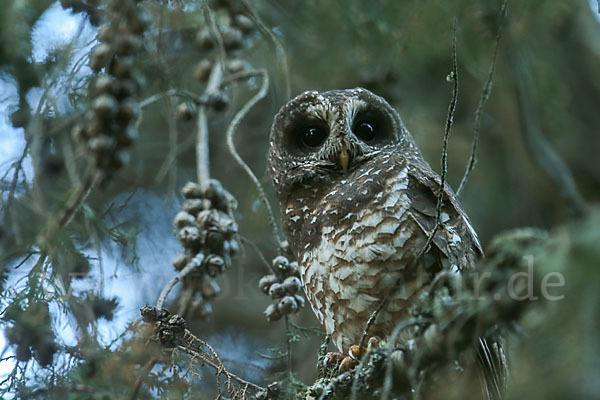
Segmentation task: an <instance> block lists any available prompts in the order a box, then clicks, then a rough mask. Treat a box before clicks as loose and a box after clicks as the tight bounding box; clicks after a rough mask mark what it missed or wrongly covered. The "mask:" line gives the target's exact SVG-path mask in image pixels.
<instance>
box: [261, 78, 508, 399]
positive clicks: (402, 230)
mask: <svg viewBox="0 0 600 400" xmlns="http://www.w3.org/2000/svg"><path fill="white" fill-rule="evenodd" d="M269 172H270V175H271V178H272V180H273V184H274V188H275V192H276V194H277V198H278V200H279V203H280V209H281V219H282V226H283V229H284V232H285V235H286V237H287V239H288V241H289V244H290V247H291V249H292V250H293V252H294V253H295V255H296V257H297V260H298V263H299V267H300V273H301V278H302V283H303V287H304V291H305V294H306V297H307V299H308V301H309V303H310V305H311V308H312V310H313V311H314V313H315V315H316V317H317V319H318V320H319V321H320V322H321V324H323V325H324V327H325V329H326V331H327V333H328V334H330V335H331V338H332V341H333V343H334V344H335V345H336V346H337V348H338V349H339V350H340V351H341V352H346V351H347V350H348V349H349V347H350V346H351V345H353V344H358V343H359V342H360V340H361V337H362V334H363V331H364V328H365V325H366V322H367V320H368V319H369V317H370V316H371V314H372V313H373V311H374V310H375V309H376V308H377V306H378V305H379V304H380V302H381V301H382V299H383V298H384V297H385V296H386V295H387V294H388V293H390V292H392V289H393V288H397V289H396V290H394V291H393V295H392V297H391V298H390V300H389V302H388V303H387V306H386V307H385V308H384V309H382V311H381V312H380V314H379V315H378V317H377V319H376V320H375V322H374V323H373V325H372V326H371V329H370V331H369V334H370V335H373V336H379V337H382V338H385V337H387V336H389V335H390V334H391V333H392V331H393V329H394V327H395V326H396V325H397V324H398V323H399V322H402V321H403V320H407V319H409V318H410V316H409V308H410V305H411V304H412V302H413V301H414V300H415V299H416V298H418V296H419V294H420V293H421V292H422V291H423V290H425V289H426V287H427V285H428V284H429V283H430V282H431V281H432V279H434V278H435V276H436V275H437V274H438V273H440V272H441V271H454V272H456V273H460V271H463V270H468V269H469V268H473V266H474V263H475V262H476V260H477V259H478V258H479V257H481V256H482V250H481V246H480V244H479V240H478V238H477V234H476V233H475V231H474V229H473V227H472V225H471V223H470V221H469V218H468V217H467V215H466V214H465V212H464V211H463V209H462V208H461V206H460V205H459V203H458V200H457V198H456V196H455V195H454V193H453V192H452V190H451V189H450V187H449V186H448V185H446V186H445V187H444V188H443V190H444V204H443V208H442V212H441V216H440V222H441V225H440V227H439V229H437V231H436V233H435V235H434V237H433V239H432V245H431V247H430V250H428V252H427V253H426V254H425V255H424V256H423V257H421V258H419V259H417V256H418V254H419V253H420V252H421V249H423V247H424V246H425V245H426V242H427V239H428V236H429V235H430V234H431V233H432V232H433V231H434V227H435V225H436V215H437V213H436V211H437V198H438V195H439V191H440V190H441V189H440V187H441V180H440V177H439V176H438V175H437V174H436V173H435V172H434V171H433V170H432V169H431V167H430V166H429V165H428V164H427V162H426V161H425V160H424V159H423V157H422V155H421V152H420V151H419V149H418V148H417V146H416V144H415V142H414V140H413V138H412V136H411V135H410V133H409V132H408V130H407V129H406V127H405V126H404V124H403V123H402V120H401V119H400V116H399V115H398V113H397V112H396V111H395V110H394V109H393V108H392V107H391V106H390V105H389V104H388V103H387V102H386V101H385V100H384V99H383V98H381V97H379V96H377V95H375V94H373V93H371V92H370V91H368V90H366V89H362V88H355V89H349V90H332V91H328V92H324V93H319V92H316V91H308V92H305V93H302V94H300V95H299V96H297V97H296V98H294V99H293V100H291V101H290V102H289V103H287V104H286V105H285V106H283V107H282V108H281V110H280V111H279V112H278V113H277V115H276V116H275V119H274V122H273V126H272V129H271V133H270V148H269ZM405 332H406V333H405V336H404V337H400V338H399V342H400V344H401V343H402V342H403V341H404V342H406V341H407V340H410V335H411V332H410V331H405ZM479 346H480V347H481V348H480V349H479V352H480V353H481V352H484V354H482V355H480V359H481V358H482V357H483V358H486V357H487V358H488V359H491V361H490V360H488V363H493V362H495V361H494V360H496V357H494V356H495V355H497V353H498V352H500V351H501V349H499V348H498V347H497V346H494V347H493V348H491V346H487V343H486V341H485V340H484V339H482V340H480V345H479ZM490 367H497V366H496V365H491V366H490ZM496 369H497V368H496ZM492 379H496V380H497V381H498V382H499V381H501V380H502V379H503V378H502V377H494V376H492ZM498 382H496V383H498ZM497 386H498V387H500V386H502V385H501V384H500V383H498V385H497ZM491 390H495V389H493V388H492V389H491Z"/></svg>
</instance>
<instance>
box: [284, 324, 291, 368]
mask: <svg viewBox="0 0 600 400" xmlns="http://www.w3.org/2000/svg"><path fill="white" fill-rule="evenodd" d="M285 337H286V345H287V367H288V373H289V374H291V373H292V337H291V333H290V318H289V316H287V315H286V316H285Z"/></svg>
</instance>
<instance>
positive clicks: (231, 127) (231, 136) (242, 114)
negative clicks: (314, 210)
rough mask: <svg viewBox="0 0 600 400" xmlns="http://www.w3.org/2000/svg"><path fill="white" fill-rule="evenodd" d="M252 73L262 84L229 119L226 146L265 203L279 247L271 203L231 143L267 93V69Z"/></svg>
mask: <svg viewBox="0 0 600 400" xmlns="http://www.w3.org/2000/svg"><path fill="white" fill-rule="evenodd" d="M252 74H253V75H255V76H256V75H260V76H262V78H263V81H262V85H261V87H260V89H259V91H258V92H257V93H256V94H255V95H254V96H252V98H250V100H248V102H247V103H246V104H244V106H243V107H242V108H241V109H240V110H239V111H238V112H237V114H235V116H234V117H233V119H232V120H231V123H230V124H229V127H228V128H227V147H228V149H229V152H230V153H231V156H232V157H233V158H234V159H235V161H236V162H237V163H238V165H239V166H240V167H242V169H243V170H244V171H245V172H246V174H247V175H248V176H249V177H250V179H251V180H252V182H253V183H254V186H256V190H258V196H259V197H260V199H261V200H262V202H263V204H264V205H265V207H266V209H267V214H268V218H269V224H270V225H271V228H272V231H273V238H274V240H275V243H277V245H278V246H279V247H281V239H280V238H279V228H278V227H277V223H276V222H275V216H274V215H273V210H272V209H271V205H270V204H269V200H268V199H267V195H266V193H265V190H264V189H263V187H262V185H261V183H260V181H259V180H258V178H257V177H256V175H254V172H252V169H250V167H249V166H248V164H246V162H244V160H243V159H242V157H241V156H240V155H239V154H238V152H237V150H236V148H235V144H234V143H233V139H234V135H235V131H236V129H237V127H238V125H239V124H240V122H241V121H242V119H243V118H244V117H245V116H246V114H248V112H249V111H250V110H251V109H252V107H254V105H256V103H258V102H259V101H260V100H262V99H263V98H264V97H265V96H266V95H267V90H268V88H269V75H268V74H267V71H265V70H263V69H260V70H256V71H253V73H252ZM249 76H250V75H249Z"/></svg>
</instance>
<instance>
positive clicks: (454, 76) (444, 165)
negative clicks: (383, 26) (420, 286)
mask: <svg viewBox="0 0 600 400" xmlns="http://www.w3.org/2000/svg"><path fill="white" fill-rule="evenodd" d="M450 78H451V80H452V84H453V85H452V99H451V100H450V105H449V106H448V114H447V116H446V127H445V129H444V143H443V145H442V158H441V160H440V164H441V166H440V167H441V170H442V171H441V174H440V180H441V182H440V193H439V194H438V199H437V209H436V212H435V226H434V227H433V231H432V232H431V234H430V235H429V236H428V237H427V242H425V246H423V248H422V249H421V251H420V252H419V254H418V255H417V257H416V259H417V260H420V258H421V257H422V256H423V255H424V254H425V253H426V252H427V249H428V248H429V246H430V245H431V242H432V241H433V238H434V236H435V234H436V233H437V231H438V229H439V228H440V220H441V216H442V207H443V206H444V194H445V190H444V189H445V186H446V175H447V174H448V138H449V137H450V132H451V130H452V125H453V124H454V113H455V111H456V103H457V102H458V66H457V61H456V20H454V27H453V32H452V73H451V74H450Z"/></svg>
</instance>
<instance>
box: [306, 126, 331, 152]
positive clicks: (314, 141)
mask: <svg viewBox="0 0 600 400" xmlns="http://www.w3.org/2000/svg"><path fill="white" fill-rule="evenodd" d="M326 137H327V132H325V129H323V128H320V127H318V126H311V127H308V128H306V129H305V130H304V132H302V137H301V139H302V144H304V145H305V146H306V147H318V146H320V145H321V144H322V143H323V142H324V141H325V138H326Z"/></svg>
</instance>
